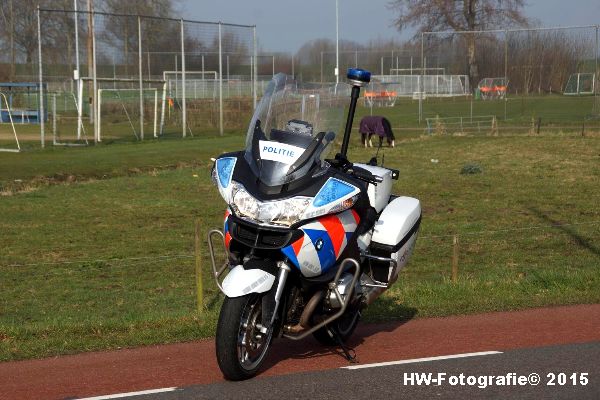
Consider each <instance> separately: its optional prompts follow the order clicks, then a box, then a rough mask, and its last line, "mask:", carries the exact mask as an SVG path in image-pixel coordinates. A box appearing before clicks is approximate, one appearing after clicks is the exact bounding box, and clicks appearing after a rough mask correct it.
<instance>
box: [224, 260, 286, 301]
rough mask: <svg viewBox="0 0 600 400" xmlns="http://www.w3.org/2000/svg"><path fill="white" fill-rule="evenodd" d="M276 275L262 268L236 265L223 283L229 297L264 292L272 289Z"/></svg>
mask: <svg viewBox="0 0 600 400" xmlns="http://www.w3.org/2000/svg"><path fill="white" fill-rule="evenodd" d="M274 282H275V275H271V274H270V273H268V272H266V271H263V270H262V269H244V267H243V266H242V265H236V266H235V267H234V268H233V269H232V270H231V271H229V273H228V274H227V276H226V277H225V279H224V280H223V283H222V284H221V286H222V288H223V293H225V295H226V296H227V297H241V296H245V295H247V294H248V293H264V292H268V291H269V290H271V288H272V287H273V283H274Z"/></svg>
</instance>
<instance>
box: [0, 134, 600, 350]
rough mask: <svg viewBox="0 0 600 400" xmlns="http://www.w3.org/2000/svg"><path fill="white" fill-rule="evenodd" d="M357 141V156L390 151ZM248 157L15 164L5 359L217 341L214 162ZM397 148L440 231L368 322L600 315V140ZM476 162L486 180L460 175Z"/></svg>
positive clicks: (432, 225)
mask: <svg viewBox="0 0 600 400" xmlns="http://www.w3.org/2000/svg"><path fill="white" fill-rule="evenodd" d="M353 141H354V142H353V146H352V150H351V153H350V158H351V159H353V160H367V159H368V158H369V157H370V156H371V155H372V153H373V152H374V151H373V150H371V149H369V150H365V149H362V148H360V147H359V146H358V139H357V138H356V137H355V138H353ZM242 146H243V138H242V137H241V136H236V135H227V136H225V137H223V138H219V137H217V136H214V135H211V136H209V137H203V138H194V139H189V140H168V141H148V142H145V143H141V144H140V143H138V144H114V145H106V146H96V147H90V148H70V149H64V148H51V149H46V150H44V151H41V150H36V151H30V152H26V153H21V154H2V153H0V185H1V188H2V190H1V191H0V192H1V193H2V194H4V195H3V196H0V215H1V216H2V218H1V219H0V243H2V249H3V252H2V254H1V255H0V360H12V359H23V358H34V357H43V356H51V355H56V354H65V353H73V352H79V351H88V350H94V349H108V348H116V347H124V346H136V345H143V344H151V343H165V342H176V341H185V340H193V339H196V338H200V337H208V336H211V335H213V334H214V327H215V323H216V318H217V313H218V306H219V302H220V300H219V299H220V297H219V296H218V293H217V289H216V288H215V285H214V282H212V281H211V280H210V278H209V277H210V274H209V268H208V257H207V254H206V253H203V267H204V276H205V288H206V304H205V307H204V309H205V311H204V312H203V313H197V312H196V311H195V308H196V305H195V281H194V279H195V274H194V260H193V239H194V236H193V232H194V220H195V219H196V218H197V217H201V219H202V221H203V224H202V227H203V229H204V231H206V230H207V229H208V228H211V227H219V226H220V225H221V223H222V216H223V210H224V207H225V205H224V203H223V201H222V200H221V199H220V197H219V195H218V193H217V191H216V189H215V188H214V187H213V186H212V183H211V181H210V177H209V171H210V167H211V164H212V163H211V161H210V157H214V156H216V155H218V154H220V153H222V152H224V151H230V150H235V149H239V148H241V147H242ZM382 151H385V161H386V165H388V166H394V167H397V168H399V169H400V172H401V175H400V179H399V180H398V181H397V182H395V184H394V185H395V186H394V192H395V193H397V194H402V195H409V196H415V197H417V198H419V199H421V201H422V205H423V217H424V218H423V224H422V229H421V233H420V238H419V240H418V243H417V247H416V250H415V255H414V258H413V259H412V260H411V263H410V264H409V265H408V267H407V268H406V269H405V270H404V271H403V272H402V273H401V277H400V280H399V282H398V283H397V284H395V285H394V287H393V288H392V289H391V290H390V291H388V293H386V295H384V296H383V297H382V298H380V299H379V300H378V301H377V302H376V303H375V304H374V305H373V306H372V307H371V308H369V309H368V310H367V312H366V314H365V319H366V320H367V321H379V320H388V319H398V318H407V317H412V316H414V315H415V314H416V315H417V316H419V317H425V316H440V315H452V314H464V313H474V312H483V311H493V310H512V309H520V308H526V307H535V306H544V305H556V304H576V303H596V302H600V270H599V268H598V265H600V246H599V245H598V242H599V240H598V239H599V238H600V209H599V208H598V206H597V204H598V203H599V202H600V193H599V191H598V188H597V184H598V181H599V178H600V162H599V161H600V139H599V138H597V137H583V138H582V137H574V136H571V137H569V136H563V135H554V136H547V135H546V136H544V135H542V136H511V137H427V138H413V139H407V140H405V141H403V142H401V143H399V144H398V147H397V148H395V149H387V148H386V149H385V150H382ZM431 159H438V160H439V162H438V163H432V162H431ZM466 164H478V165H480V166H481V168H482V173H480V174H475V175H465V174H460V171H461V169H462V168H463V167H464V166H465V165H466ZM593 222H595V223H593ZM572 223H576V225H564V224H572ZM556 224H563V225H561V226H555V227H553V228H552V227H549V226H551V225H556ZM521 228H525V229H521ZM482 232H483V233H482ZM455 234H458V235H459V242H460V252H459V279H458V282H456V283H452V282H451V281H450V272H451V257H452V240H453V235H455Z"/></svg>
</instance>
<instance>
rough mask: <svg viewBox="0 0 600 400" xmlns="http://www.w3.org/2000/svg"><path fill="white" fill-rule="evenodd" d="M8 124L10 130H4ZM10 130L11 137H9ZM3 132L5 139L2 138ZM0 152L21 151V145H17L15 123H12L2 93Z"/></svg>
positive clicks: (0, 94)
mask: <svg viewBox="0 0 600 400" xmlns="http://www.w3.org/2000/svg"><path fill="white" fill-rule="evenodd" d="M2 102H4V104H2ZM2 106H4V107H2ZM8 124H10V128H9V129H6V125H8ZM11 130H12V135H10V131H11ZM5 132H7V133H8V134H7V135H6V137H4V136H5ZM13 138H14V141H13ZM0 151H4V152H12V153H18V152H19V151H21V145H20V144H19V137H18V136H17V131H16V130H15V123H14V121H13V117H12V111H11V109H10V104H9V103H8V100H7V98H6V95H5V94H4V93H2V92H0Z"/></svg>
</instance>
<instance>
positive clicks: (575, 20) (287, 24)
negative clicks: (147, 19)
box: [179, 0, 600, 52]
mask: <svg viewBox="0 0 600 400" xmlns="http://www.w3.org/2000/svg"><path fill="white" fill-rule="evenodd" d="M338 1H339V24H340V28H339V29H340V39H348V40H354V41H357V42H360V43H364V42H367V41H368V40H369V39H376V38H378V37H380V38H386V39H387V38H397V39H401V40H403V39H407V38H409V37H410V36H411V34H410V33H408V32H404V33H399V32H398V31H397V30H396V29H395V28H394V27H393V26H392V25H393V17H394V14H393V12H392V11H391V10H389V9H388V8H387V7H386V5H387V4H388V1H387V0H363V1H358V0H338ZM179 7H180V9H181V10H180V11H181V13H182V15H184V18H186V19H195V20H201V21H222V22H230V23H238V24H247V25H257V35H258V38H259V44H260V46H261V48H262V50H263V51H273V52H276V51H284V52H296V51H297V50H298V49H299V48H300V46H302V44H304V43H305V42H307V41H309V40H312V39H317V38H330V39H332V40H335V0H299V1H289V0H219V1H214V0H213V1H205V0H180V5H179ZM524 11H525V14H526V15H527V16H528V17H530V18H534V19H536V20H537V21H538V24H539V25H540V26H568V25H595V24H600V0H569V1H565V0H528V1H527V6H526V7H525V9H524Z"/></svg>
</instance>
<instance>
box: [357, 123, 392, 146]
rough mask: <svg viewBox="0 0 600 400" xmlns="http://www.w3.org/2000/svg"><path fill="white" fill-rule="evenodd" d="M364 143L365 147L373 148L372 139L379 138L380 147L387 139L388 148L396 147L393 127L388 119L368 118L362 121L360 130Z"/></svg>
mask: <svg viewBox="0 0 600 400" xmlns="http://www.w3.org/2000/svg"><path fill="white" fill-rule="evenodd" d="M359 132H360V136H361V140H362V143H363V145H364V146H365V147H373V143H372V142H371V137H372V136H373V135H377V136H379V146H380V147H381V145H382V144H383V139H384V138H385V139H386V141H387V144H388V146H390V147H395V141H396V138H395V137H394V132H392V125H391V124H390V121H388V119H387V118H385V117H381V116H376V115H373V116H366V117H363V118H362V119H361V120H360V128H359Z"/></svg>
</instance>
